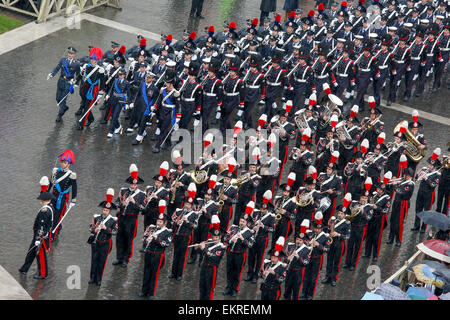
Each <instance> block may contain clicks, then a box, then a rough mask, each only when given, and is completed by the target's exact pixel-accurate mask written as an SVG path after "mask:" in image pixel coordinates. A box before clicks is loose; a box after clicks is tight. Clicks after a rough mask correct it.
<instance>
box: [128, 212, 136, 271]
mask: <svg viewBox="0 0 450 320" xmlns="http://www.w3.org/2000/svg"><path fill="white" fill-rule="evenodd" d="M138 218H139V216H136V222H135V223H134V233H133V238H132V239H131V250H130V257H129V258H128V259H127V263H129V262H130V259H131V257H132V256H133V242H134V238H136V232H137V228H138V222H139V219H138Z"/></svg>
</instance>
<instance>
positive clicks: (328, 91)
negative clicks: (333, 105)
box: [321, 3, 331, 95]
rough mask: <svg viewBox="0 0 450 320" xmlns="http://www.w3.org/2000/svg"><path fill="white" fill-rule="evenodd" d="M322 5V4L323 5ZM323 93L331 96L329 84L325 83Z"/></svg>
mask: <svg viewBox="0 0 450 320" xmlns="http://www.w3.org/2000/svg"><path fill="white" fill-rule="evenodd" d="M321 4H322V3H321ZM322 87H323V91H325V93H326V94H327V95H329V94H331V89H330V85H329V84H328V83H326V82H325V83H324V84H323V86H322Z"/></svg>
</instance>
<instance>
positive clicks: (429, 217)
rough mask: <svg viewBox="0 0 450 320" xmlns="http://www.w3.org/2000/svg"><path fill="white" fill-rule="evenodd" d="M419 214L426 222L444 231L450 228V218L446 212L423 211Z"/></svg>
mask: <svg viewBox="0 0 450 320" xmlns="http://www.w3.org/2000/svg"><path fill="white" fill-rule="evenodd" d="M417 216H418V217H419V218H420V219H421V220H422V221H423V223H425V224H429V225H430V226H433V227H436V228H438V229H440V230H442V231H447V230H448V229H450V218H449V217H447V216H446V215H445V214H443V213H440V212H437V211H422V212H419V213H418V214H417Z"/></svg>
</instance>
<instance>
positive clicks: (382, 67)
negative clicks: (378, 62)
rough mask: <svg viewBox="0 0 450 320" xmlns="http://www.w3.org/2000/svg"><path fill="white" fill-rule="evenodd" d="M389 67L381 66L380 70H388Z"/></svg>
mask: <svg viewBox="0 0 450 320" xmlns="http://www.w3.org/2000/svg"><path fill="white" fill-rule="evenodd" d="M387 67H388V66H379V67H378V69H380V70H384V69H386V68H387Z"/></svg>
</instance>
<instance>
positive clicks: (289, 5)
mask: <svg viewBox="0 0 450 320" xmlns="http://www.w3.org/2000/svg"><path fill="white" fill-rule="evenodd" d="M297 8H298V0H284V6H283V10H284V11H286V16H285V17H284V21H286V20H287V19H288V17H289V13H291V11H295V10H296V9H297Z"/></svg>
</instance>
